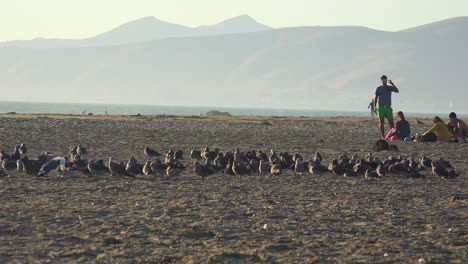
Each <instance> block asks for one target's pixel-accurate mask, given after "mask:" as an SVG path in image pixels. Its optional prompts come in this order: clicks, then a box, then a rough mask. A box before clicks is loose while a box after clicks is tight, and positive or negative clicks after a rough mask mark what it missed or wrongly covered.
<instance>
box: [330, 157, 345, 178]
mask: <svg viewBox="0 0 468 264" xmlns="http://www.w3.org/2000/svg"><path fill="white" fill-rule="evenodd" d="M328 170H329V171H330V172H331V173H333V174H335V175H337V176H340V175H343V174H344V173H345V169H344V168H343V166H341V165H340V164H339V163H338V160H337V159H334V160H333V161H332V162H331V163H330V164H329V165H328Z"/></svg>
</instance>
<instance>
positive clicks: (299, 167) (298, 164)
mask: <svg viewBox="0 0 468 264" xmlns="http://www.w3.org/2000/svg"><path fill="white" fill-rule="evenodd" d="M293 159H294V158H293ZM295 161H296V162H295V165H294V174H296V173H298V174H299V175H302V173H303V172H305V167H304V163H303V162H302V158H300V157H296V159H295Z"/></svg>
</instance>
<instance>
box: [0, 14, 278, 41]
mask: <svg viewBox="0 0 468 264" xmlns="http://www.w3.org/2000/svg"><path fill="white" fill-rule="evenodd" d="M269 29H272V28H270V27H268V26H266V25H263V24H260V23H259V22H257V21H255V20H254V19H253V18H251V17H250V16H247V15H243V16H238V17H234V18H231V19H228V20H226V21H222V22H220V23H218V24H215V25H210V26H199V27H196V28H192V27H186V26H182V25H178V24H173V23H168V22H164V21H161V20H159V19H157V18H155V17H143V18H140V19H137V20H134V21H130V22H128V23H125V24H122V25H120V26H118V27H116V28H114V29H112V30H110V31H108V32H104V33H102V34H99V35H97V36H94V37H90V38H85V39H48V38H36V39H33V40H17V41H6V42H0V47H21V48H79V47H99V46H112V45H124V44H131V43H138V42H145V41H151V40H158V39H165V38H175V37H196V36H209V35H223V34H234V33H242V32H256V31H264V30H269Z"/></svg>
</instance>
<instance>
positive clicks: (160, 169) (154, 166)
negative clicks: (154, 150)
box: [150, 160, 168, 175]
mask: <svg viewBox="0 0 468 264" xmlns="http://www.w3.org/2000/svg"><path fill="white" fill-rule="evenodd" d="M167 167H168V165H167V164H164V163H162V162H161V161H160V160H155V161H154V162H152V163H151V164H150V168H151V171H152V172H153V173H155V174H156V175H162V174H163V173H164V172H165V171H166V169H167Z"/></svg>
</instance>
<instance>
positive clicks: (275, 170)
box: [270, 164, 281, 176]
mask: <svg viewBox="0 0 468 264" xmlns="http://www.w3.org/2000/svg"><path fill="white" fill-rule="evenodd" d="M280 174H281V166H280V165H278V164H273V165H272V166H271V168H270V175H272V176H276V175H280Z"/></svg>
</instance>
